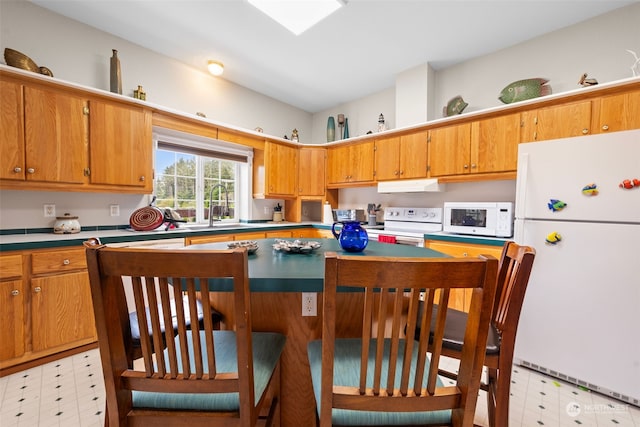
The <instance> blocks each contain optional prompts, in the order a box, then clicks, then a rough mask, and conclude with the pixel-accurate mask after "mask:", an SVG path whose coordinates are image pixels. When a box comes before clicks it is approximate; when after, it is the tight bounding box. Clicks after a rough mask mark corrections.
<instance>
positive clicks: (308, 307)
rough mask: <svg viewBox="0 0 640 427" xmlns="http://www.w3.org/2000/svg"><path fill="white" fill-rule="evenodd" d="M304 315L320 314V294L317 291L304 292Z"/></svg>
mask: <svg viewBox="0 0 640 427" xmlns="http://www.w3.org/2000/svg"><path fill="white" fill-rule="evenodd" d="M302 315H303V316H317V315H318V294H317V293H316V292H303V293H302Z"/></svg>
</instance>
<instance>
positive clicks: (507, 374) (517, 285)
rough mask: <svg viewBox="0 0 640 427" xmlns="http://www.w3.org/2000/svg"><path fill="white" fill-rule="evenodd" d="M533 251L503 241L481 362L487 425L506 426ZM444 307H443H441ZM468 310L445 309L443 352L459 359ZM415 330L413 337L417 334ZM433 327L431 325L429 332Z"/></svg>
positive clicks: (453, 377) (533, 255) (448, 375)
mask: <svg viewBox="0 0 640 427" xmlns="http://www.w3.org/2000/svg"><path fill="white" fill-rule="evenodd" d="M535 255H536V251H535V249H533V248H531V247H529V246H520V245H518V244H516V243H515V242H506V243H505V245H504V247H503V249H502V256H501V258H500V267H499V269H498V284H497V290H496V294H495V302H494V305H493V310H492V316H491V325H490V328H489V335H488V340H487V346H486V351H485V361H484V365H485V366H486V367H487V376H486V382H483V383H482V384H481V388H482V389H483V390H485V391H486V392H487V406H488V415H489V425H490V426H491V427H508V426H509V394H510V385H511V369H512V365H513V351H514V347H515V342H516V332H517V330H518V321H519V319H520V311H521V309H522V303H523V301H524V296H525V291H526V289H527V284H528V282H529V275H530V274H531V268H532V267H533V261H534V259H535ZM442 307H444V306H442ZM466 319H467V313H464V312H462V311H458V310H454V309H451V308H449V309H447V320H448V322H447V326H446V327H445V330H444V340H443V343H442V345H443V348H442V354H443V355H444V356H448V357H452V358H455V359H460V358H461V357H462V342H463V340H464V339H465V337H464V328H463V325H464V323H465V322H466ZM419 333H420V331H419V330H418V331H417V332H416V334H417V335H416V339H418V336H419V335H418V334H419ZM433 333H435V330H433V328H432V334H433ZM440 374H441V375H443V376H446V377H449V378H452V379H455V378H456V374H455V373H454V372H448V371H444V370H441V371H440Z"/></svg>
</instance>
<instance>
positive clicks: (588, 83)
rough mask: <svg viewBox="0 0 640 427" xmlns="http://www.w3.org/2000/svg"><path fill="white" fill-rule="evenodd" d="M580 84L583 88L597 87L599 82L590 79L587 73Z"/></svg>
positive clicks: (581, 78)
mask: <svg viewBox="0 0 640 427" xmlns="http://www.w3.org/2000/svg"><path fill="white" fill-rule="evenodd" d="M578 84H579V85H580V86H582V87H588V86H593V85H597V84H598V81H597V80H596V79H588V78H587V73H584V74H583V75H582V77H580V80H579V81H578Z"/></svg>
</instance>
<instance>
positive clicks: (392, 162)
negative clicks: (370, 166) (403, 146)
mask: <svg viewBox="0 0 640 427" xmlns="http://www.w3.org/2000/svg"><path fill="white" fill-rule="evenodd" d="M375 157H376V179H377V180H378V181H384V180H391V179H400V178H401V176H400V137H399V136H396V137H393V138H383V139H376V141H375Z"/></svg>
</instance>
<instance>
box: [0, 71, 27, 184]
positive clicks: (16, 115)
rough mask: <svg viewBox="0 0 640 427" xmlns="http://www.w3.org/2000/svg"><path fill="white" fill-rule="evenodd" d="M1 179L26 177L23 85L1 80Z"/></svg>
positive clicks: (22, 178)
mask: <svg viewBox="0 0 640 427" xmlns="http://www.w3.org/2000/svg"><path fill="white" fill-rule="evenodd" d="M0 93H1V94H2V96H0V153H2V155H1V156H0V179H16V180H24V179H25V160H24V154H25V153H24V121H23V114H22V111H23V104H22V85H20V84H18V83H14V82H10V81H6V80H0Z"/></svg>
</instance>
